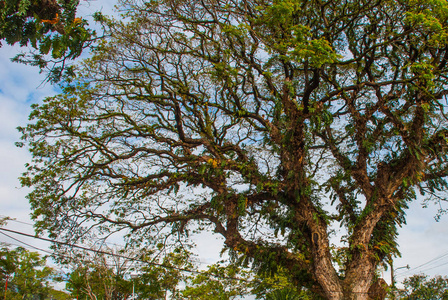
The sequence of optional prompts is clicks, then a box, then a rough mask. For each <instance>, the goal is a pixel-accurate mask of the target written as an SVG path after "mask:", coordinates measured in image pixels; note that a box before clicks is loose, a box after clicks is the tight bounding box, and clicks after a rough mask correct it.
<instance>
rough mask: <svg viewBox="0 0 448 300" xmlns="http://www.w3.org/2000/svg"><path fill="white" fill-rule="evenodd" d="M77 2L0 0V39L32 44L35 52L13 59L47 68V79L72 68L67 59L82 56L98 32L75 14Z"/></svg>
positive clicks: (8, 41) (57, 76) (7, 41)
mask: <svg viewBox="0 0 448 300" xmlns="http://www.w3.org/2000/svg"><path fill="white" fill-rule="evenodd" d="M78 5H79V0H64V1H62V0H59V1H58V0H7V1H0V41H4V42H6V43H7V44H9V45H14V44H16V43H19V45H20V46H22V47H23V46H31V48H32V49H34V50H35V51H34V53H30V54H19V55H17V56H16V57H15V58H14V60H15V61H19V62H24V63H28V64H32V65H35V66H38V67H39V68H40V69H41V71H43V70H45V69H48V71H49V77H48V79H49V80H50V81H53V82H56V81H58V80H59V79H61V76H62V75H63V71H66V72H68V73H71V72H72V69H71V68H70V67H67V65H66V62H67V61H68V60H71V59H75V58H77V57H78V56H80V55H81V53H82V51H83V49H84V48H86V47H88V46H89V45H90V42H91V40H92V39H93V37H94V34H95V33H94V31H93V30H92V29H90V28H89V27H88V26H87V25H88V24H87V21H86V20H85V19H83V18H80V17H77V16H76V9H77V7H78ZM1 45H2V44H1V42H0V46H1Z"/></svg>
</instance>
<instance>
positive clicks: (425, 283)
mask: <svg viewBox="0 0 448 300" xmlns="http://www.w3.org/2000/svg"><path fill="white" fill-rule="evenodd" d="M403 284H404V288H403V289H400V290H398V295H399V298H398V299H402V300H412V299H419V300H420V299H421V300H444V299H448V278H447V277H446V276H444V277H442V276H435V277H433V278H428V276H427V275H424V274H418V275H414V276H411V277H409V278H406V279H405V280H404V282H403Z"/></svg>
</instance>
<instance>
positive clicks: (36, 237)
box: [0, 228, 251, 283]
mask: <svg viewBox="0 0 448 300" xmlns="http://www.w3.org/2000/svg"><path fill="white" fill-rule="evenodd" d="M0 231H6V232H10V233H14V234H19V235H22V236H26V237H31V238H34V239H39V240H43V241H47V242H52V243H56V244H59V245H63V246H68V247H72V248H77V249H81V250H84V251H90V252H95V253H98V254H104V255H109V256H115V257H119V258H123V259H128V260H131V261H135V262H140V263H145V264H148V265H153V266H158V267H162V268H165V269H172V270H177V271H181V272H187V273H192V274H204V272H202V271H197V270H190V269H186V268H181V267H176V266H167V265H163V264H160V263H156V262H149V261H145V260H142V259H139V258H136V257H129V256H126V255H122V254H118V253H111V252H107V251H103V250H99V249H92V248H88V247H85V246H80V245H76V244H71V243H67V242H62V241H57V240H53V239H49V238H44V237H39V236H35V235H32V234H28V233H24V232H20V231H17V230H12V229H6V228H0ZM3 234H4V233H3ZM11 238H12V237H11ZM12 239H14V240H16V241H19V240H17V239H15V238H12ZM19 242H21V243H23V244H26V243H24V242H22V241H19ZM27 245H28V244H27ZM29 246H30V245H29ZM31 247H33V246H31ZM33 248H36V247H33ZM39 250H42V249H39ZM52 254H54V253H52ZM208 275H210V276H213V277H215V278H222V279H230V280H237V281H242V282H248V283H249V282H251V281H250V280H247V279H244V278H239V277H230V276H223V275H213V274H208Z"/></svg>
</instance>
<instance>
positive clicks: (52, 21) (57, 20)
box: [41, 14, 59, 24]
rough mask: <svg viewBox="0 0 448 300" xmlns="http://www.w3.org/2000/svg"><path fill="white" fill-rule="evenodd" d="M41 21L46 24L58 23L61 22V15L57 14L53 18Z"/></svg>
mask: <svg viewBox="0 0 448 300" xmlns="http://www.w3.org/2000/svg"><path fill="white" fill-rule="evenodd" d="M41 22H42V23H46V24H56V23H58V22H59V15H58V14H56V17H55V18H54V19H52V20H42V21H41Z"/></svg>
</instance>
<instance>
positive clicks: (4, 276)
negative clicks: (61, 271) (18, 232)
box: [0, 246, 67, 300]
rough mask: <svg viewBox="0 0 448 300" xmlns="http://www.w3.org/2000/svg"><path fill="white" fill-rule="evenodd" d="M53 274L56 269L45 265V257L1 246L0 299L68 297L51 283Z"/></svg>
mask: <svg viewBox="0 0 448 300" xmlns="http://www.w3.org/2000/svg"><path fill="white" fill-rule="evenodd" d="M55 275H56V273H55V271H54V270H53V269H52V268H50V267H48V266H47V265H46V259H45V258H44V257H41V256H40V255H39V254H38V253H36V252H30V251H28V250H26V249H24V248H21V247H17V248H14V249H11V248H9V247H7V246H3V247H2V248H1V249H0V284H1V286H2V289H1V293H0V297H1V299H11V300H19V299H20V300H44V299H50V298H51V297H53V298H54V299H67V295H66V294H65V293H63V292H57V291H55V290H54V289H53V287H52V286H51V282H52V281H53V278H54V276H55ZM6 281H7V283H6ZM5 287H7V289H6V296H5ZM53 298H52V299H53Z"/></svg>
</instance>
